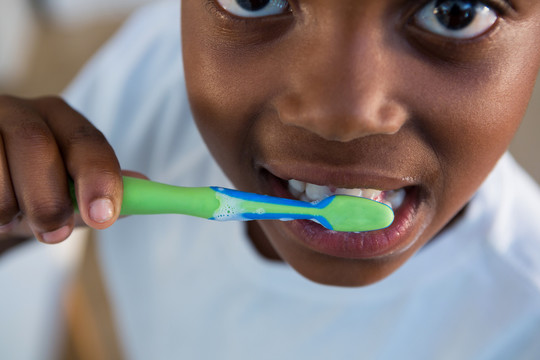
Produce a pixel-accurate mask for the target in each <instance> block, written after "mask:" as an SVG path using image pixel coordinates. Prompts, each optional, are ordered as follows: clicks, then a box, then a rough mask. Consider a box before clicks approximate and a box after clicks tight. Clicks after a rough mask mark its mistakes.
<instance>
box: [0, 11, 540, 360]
mask: <svg viewBox="0 0 540 360" xmlns="http://www.w3.org/2000/svg"><path fill="white" fill-rule="evenodd" d="M182 71H183V70H182V59H181V51H180V36H179V7H178V4H177V2H176V1H173V2H165V3H160V4H157V5H153V6H150V7H148V8H145V9H143V10H142V11H141V12H139V13H138V14H136V15H135V16H134V17H133V18H132V20H131V21H130V22H129V23H128V24H127V25H126V27H124V29H123V30H122V31H121V32H120V33H119V35H118V36H117V37H115V38H114V39H113V40H112V41H111V42H110V43H109V44H108V46H106V47H105V48H104V49H103V51H101V52H100V53H99V54H98V55H97V57H96V58H95V59H94V60H93V61H92V62H91V63H90V64H89V66H88V67H87V68H86V70H84V71H83V72H82V74H81V75H80V77H79V78H78V80H76V81H75V82H74V84H73V86H72V87H71V88H70V89H69V90H68V92H67V95H66V96H67V99H68V101H69V102H70V103H71V104H72V105H73V106H74V107H75V108H77V109H79V110H80V111H81V112H82V113H83V114H85V115H86V116H87V117H88V118H89V119H91V120H92V121H93V122H94V123H95V124H96V125H97V126H98V127H99V128H100V129H101V130H102V131H103V132H104V133H105V135H106V136H107V138H108V139H109V141H110V142H111V144H112V145H113V147H114V148H115V150H116V152H117V155H118V157H119V159H120V162H121V165H122V167H123V168H125V169H132V170H137V171H141V172H143V173H146V174H147V175H148V176H150V178H152V179H154V180H157V181H161V182H165V183H170V184H176V185H183V186H205V185H220V186H227V187H230V183H229V181H228V180H227V179H226V177H225V176H224V175H223V173H222V172H221V170H220V169H219V167H218V166H217V165H216V164H215V162H214V161H213V159H212V157H211V156H210V155H209V153H208V151H207V149H206V147H205V145H204V144H203V142H202V140H201V138H200V136H199V134H198V132H197V129H196V127H195V125H194V123H193V120H192V117H191V114H190V110H189V106H188V103H187V99H186V92H185V88H184V81H183V73H182ZM539 215H540V191H539V189H538V186H537V185H536V184H535V183H534V182H533V181H532V180H530V179H529V178H528V177H527V175H526V174H525V173H524V172H523V171H522V170H521V169H520V168H519V166H517V165H516V163H515V162H514V161H513V160H512V158H511V157H510V156H509V155H505V156H504V157H503V159H502V160H501V161H500V162H499V164H498V165H497V167H496V169H495V170H494V171H493V172H492V174H491V175H490V176H489V178H488V179H487V180H486V182H485V183H484V184H483V185H482V187H481V189H480V190H479V191H478V193H477V194H476V195H475V197H474V198H473V200H472V202H471V204H470V206H469V208H468V209H467V211H466V214H465V216H464V217H463V218H462V219H461V220H460V221H459V222H458V223H457V224H455V225H454V226H453V227H452V228H451V229H449V230H447V231H445V232H443V233H442V234H441V235H440V236H439V238H438V239H437V241H434V242H432V243H431V244H430V245H428V246H427V247H426V248H424V249H422V250H421V251H420V252H419V253H418V254H416V255H415V256H414V257H413V258H412V259H410V260H409V261H408V262H407V263H406V264H405V265H404V266H402V267H401V268H400V269H399V270H397V271H396V272H395V273H394V274H392V275H391V276H389V277H388V278H386V279H384V280H382V281H380V282H378V283H376V284H373V285H370V286H367V287H362V288H339V287H331V286H323V285H318V284H315V283H312V282H310V281H308V280H306V279H304V278H303V277H301V276H300V275H299V274H297V273H296V272H295V271H294V270H292V269H291V268H290V267H289V266H288V265H286V264H283V263H276V262H270V261H267V260H264V259H262V258H261V257H260V256H259V255H258V254H257V253H256V251H255V250H254V249H253V248H252V246H251V244H250V243H249V240H248V239H247V237H246V234H245V230H244V229H245V228H244V224H242V223H235V222H230V223H218V222H212V221H208V220H202V219H197V218H192V217H187V216H178V215H164V216H138V217H136V216H133V217H130V218H127V219H124V220H122V221H119V222H118V223H117V224H115V225H114V226H113V227H111V228H109V229H107V230H105V231H102V232H100V233H99V235H100V239H99V240H98V241H99V255H100V260H101V264H102V267H103V271H104V274H105V277H106V286H107V288H108V291H109V295H110V297H111V301H112V306H113V309H114V312H115V316H116V318H115V321H116V323H117V324H118V328H119V332H120V334H119V335H120V338H121V341H122V343H123V346H124V349H125V352H126V354H127V355H128V358H129V359H173V358H174V359H235V360H238V359H295V360H298V359H310V360H311V359H350V358H360V359H452V360H453V359H505V360H506V359H535V358H540V221H538V220H537V218H538V217H539ZM38 246H39V245H32V246H30V245H27V246H26V247H23V248H21V249H16V250H14V251H12V252H10V253H8V254H6V256H5V257H6V260H9V262H10V263H16V264H18V265H17V266H18V269H22V268H24V265H25V264H26V265H29V264H30V261H31V260H30V258H31V256H30V255H28V254H32V251H34V253H35V248H37V247H38ZM39 249H41V246H39ZM50 249H51V247H47V250H48V252H47V254H45V255H46V257H47V258H48V259H49V260H48V261H50V262H54V261H53V260H54V259H53V255H52V254H54V251H52V252H51V251H50ZM52 249H54V248H52ZM73 252H75V251H73ZM34 257H35V256H34ZM3 262H4V259H3V258H0V289H9V288H10V286H19V285H18V284H20V283H24V282H25V281H26V280H27V278H28V277H30V276H31V274H28V273H24V274H22V275H20V276H19V275H16V276H13V277H11V278H10V277H9V276H7V275H3V274H5V273H6V272H5V271H4V272H2V270H3V267H2V264H3ZM64 263H66V260H64ZM70 264H71V263H70ZM69 269H70V267H69V266H67V265H66V266H64V267H63V268H62V269H60V270H58V271H57V274H55V275H51V277H54V278H55V279H56V280H55V281H56V283H57V284H59V283H61V279H62V274H65V272H66V271H69ZM12 274H13V273H12ZM58 279H60V280H58ZM50 281H51V282H52V281H53V280H50ZM32 290H34V296H47V295H46V290H45V289H37V290H36V289H31V290H28V292H27V293H28V294H30V293H31V291H32ZM54 291H58V289H55V290H51V291H50V292H49V295H48V296H49V297H51V296H52V295H50V293H52V292H54ZM2 293H5V291H2ZM19 295H20V294H19ZM8 298H9V296H8ZM34 299H36V298H35V297H34ZM12 301H15V300H14V299H12ZM5 302H6V300H5V299H2V297H0V306H2V305H3V304H4V303H5ZM0 309H1V310H0V311H2V315H0V316H3V314H4V312H5V309H4V308H3V307H0ZM41 310H42V311H43V309H41ZM35 312H36V313H38V312H39V311H38V310H35ZM16 319H17V317H16V316H12V317H11V318H10V319H9V320H10V321H8V322H7V323H6V322H3V321H0V345H1V344H2V341H5V342H6V343H7V342H8V341H9V339H8V340H2V336H4V335H6V336H7V337H8V338H9V337H10V336H11V339H12V340H11V341H13V338H14V336H13V335H11V334H10V333H9V331H8V330H7V328H8V327H9V326H13V324H15V321H16ZM39 320H40V321H41V323H40V324H38V325H39V326H37V327H38V328H39V329H42V330H44V329H46V328H45V326H44V325H43V323H44V322H46V321H47V320H50V319H48V318H46V317H44V316H41V317H40V318H39ZM45 324H46V323H45ZM35 333H36V334H35V336H33V337H30V338H26V339H25V343H26V344H27V346H30V344H32V343H33V342H34V341H36V343H38V342H39V341H40V340H39V339H38V335H39V334H37V333H38V331H35ZM41 336H44V334H43V333H42V334H41ZM14 348H15V347H14V346H12V351H16V350H17V349H14ZM4 354H7V355H11V354H15V353H14V352H12V353H10V352H4V350H3V349H2V346H0V358H13V356H11V357H10V356H4ZM19 358H21V357H19ZM27 358H28V357H27ZM28 359H30V358H28ZM34 359H35V358H34Z"/></svg>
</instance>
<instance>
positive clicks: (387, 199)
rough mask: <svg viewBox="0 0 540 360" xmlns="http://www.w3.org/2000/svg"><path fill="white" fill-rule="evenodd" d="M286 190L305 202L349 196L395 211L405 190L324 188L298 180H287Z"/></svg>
mask: <svg viewBox="0 0 540 360" xmlns="http://www.w3.org/2000/svg"><path fill="white" fill-rule="evenodd" d="M288 189H289V191H290V193H291V194H292V195H293V196H294V197H295V198H297V199H299V200H302V201H307V202H314V201H321V200H323V199H325V198H327V197H329V196H332V195H349V196H357V197H363V198H366V199H371V200H375V201H377V202H380V203H383V204H386V205H388V206H390V207H391V208H392V210H394V211H396V210H397V209H398V208H399V207H400V206H401V205H402V204H403V201H404V200H405V195H406V191H405V189H403V188H402V189H397V190H387V191H383V190H376V189H362V188H356V189H348V188H337V187H335V186H324V185H316V184H311V183H307V182H304V181H300V180H295V179H291V180H288Z"/></svg>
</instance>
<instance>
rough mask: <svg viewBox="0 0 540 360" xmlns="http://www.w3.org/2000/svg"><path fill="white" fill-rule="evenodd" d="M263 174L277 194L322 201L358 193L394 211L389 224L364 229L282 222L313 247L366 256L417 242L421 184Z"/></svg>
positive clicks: (338, 254) (330, 252)
mask: <svg viewBox="0 0 540 360" xmlns="http://www.w3.org/2000/svg"><path fill="white" fill-rule="evenodd" d="M263 177H264V178H265V180H266V181H265V182H266V183H267V184H268V185H269V186H270V189H269V192H270V194H271V195H274V196H280V197H287V198H293V199H298V200H302V201H308V202H314V201H320V200H322V199H324V198H326V197H328V196H332V195H335V194H338V195H349V196H359V197H364V198H369V199H371V200H375V201H378V202H381V203H383V204H386V205H388V206H390V207H391V208H392V210H393V211H394V214H395V218H394V222H393V223H392V224H391V225H390V226H389V227H387V228H385V229H381V230H375V231H368V232H362V233H349V232H337V231H333V230H328V229H326V228H324V227H323V226H322V225H320V224H317V223H315V222H313V221H310V220H295V221H289V222H284V223H281V224H280V226H283V227H284V228H286V229H288V230H287V232H288V233H289V234H290V235H292V238H294V239H297V240H299V241H300V242H301V243H303V244H305V245H306V246H308V247H309V248H311V249H312V250H315V251H317V252H320V253H324V254H328V255H331V256H336V257H342V258H351V259H367V258H377V257H380V256H387V255H390V254H394V253H398V252H402V251H405V250H406V249H408V248H409V247H410V246H411V245H412V244H413V243H414V239H413V238H415V237H414V236H413V235H412V234H413V233H414V232H415V228H418V226H419V223H420V222H419V221H417V220H418V219H417V217H418V213H419V209H420V207H421V206H420V205H421V203H422V201H420V199H421V196H420V195H419V194H420V191H419V187H418V186H415V185H413V184H402V186H387V188H390V189H389V190H380V189H374V188H370V187H366V188H360V187H359V188H352V187H351V188H349V187H337V186H333V185H318V184H314V183H310V182H307V181H302V180H297V179H293V178H289V179H284V178H281V177H277V176H276V175H274V174H273V173H271V172H269V171H264V176H263ZM370 182H372V181H370ZM381 187H382V186H381Z"/></svg>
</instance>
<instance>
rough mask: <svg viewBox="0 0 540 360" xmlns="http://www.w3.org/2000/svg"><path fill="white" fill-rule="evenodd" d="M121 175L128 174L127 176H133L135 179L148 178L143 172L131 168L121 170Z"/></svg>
mask: <svg viewBox="0 0 540 360" xmlns="http://www.w3.org/2000/svg"><path fill="white" fill-rule="evenodd" d="M122 176H129V177H134V178H137V179H144V180H150V179H149V178H148V176H146V175H144V174H143V173H140V172H138V171H132V170H122Z"/></svg>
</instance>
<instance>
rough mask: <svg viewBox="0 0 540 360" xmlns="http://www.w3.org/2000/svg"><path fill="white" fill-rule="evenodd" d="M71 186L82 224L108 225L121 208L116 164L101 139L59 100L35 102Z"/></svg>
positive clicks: (118, 174)
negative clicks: (58, 151)
mask: <svg viewBox="0 0 540 360" xmlns="http://www.w3.org/2000/svg"><path fill="white" fill-rule="evenodd" d="M38 107H39V108H41V109H42V112H44V113H45V114H46V121H47V123H48V125H49V128H50V129H51V131H52V132H53V133H54V134H55V137H56V142H57V143H58V147H59V149H60V151H61V153H62V155H63V159H64V163H65V166H66V169H67V171H68V173H69V175H70V176H71V178H72V179H73V181H74V183H75V193H76V196H77V203H78V205H79V211H80V213H81V217H82V219H83V221H84V222H85V223H86V224H88V225H89V226H91V227H93V228H96V229H104V228H106V227H108V226H110V225H112V224H113V223H114V222H115V221H116V219H117V218H118V216H119V214H120V208H121V205H122V193H123V185H122V177H121V173H120V165H119V163H118V160H117V158H116V155H115V153H114V150H113V149H112V147H111V146H110V145H109V143H108V142H107V140H106V139H105V136H103V134H102V133H101V132H100V131H99V130H97V129H96V128H95V127H94V126H93V125H92V124H91V123H90V122H89V121H88V120H87V119H85V118H84V117H83V116H82V115H81V114H79V113H78V112H77V111H75V110H73V109H72V108H71V107H69V106H68V105H67V104H66V103H65V102H64V101H63V100H61V99H59V98H43V99H40V100H38Z"/></svg>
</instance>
